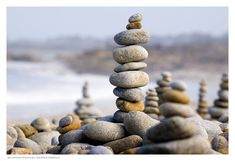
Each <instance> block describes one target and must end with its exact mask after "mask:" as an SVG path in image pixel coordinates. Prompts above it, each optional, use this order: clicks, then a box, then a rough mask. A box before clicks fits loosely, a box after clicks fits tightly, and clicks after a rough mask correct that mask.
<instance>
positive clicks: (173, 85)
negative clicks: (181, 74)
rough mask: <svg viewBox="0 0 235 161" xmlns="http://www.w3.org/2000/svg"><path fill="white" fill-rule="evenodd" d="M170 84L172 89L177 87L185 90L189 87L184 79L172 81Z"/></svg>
mask: <svg viewBox="0 0 235 161" xmlns="http://www.w3.org/2000/svg"><path fill="white" fill-rule="evenodd" d="M170 86H171V88H172V89H175V90H178V91H185V90H186V89H187V84H186V83H185V82H183V81H176V82H172V83H171V84H170Z"/></svg>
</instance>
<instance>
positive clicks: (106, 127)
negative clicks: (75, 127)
mask: <svg viewBox="0 0 235 161" xmlns="http://www.w3.org/2000/svg"><path fill="white" fill-rule="evenodd" d="M84 134H85V135H86V136H87V137H88V138H90V139H92V140H96V141H101V142H108V141H113V140H117V139H120V138H123V137H124V136H125V129H124V128H123V127H122V126H121V125H118V124H115V123H111V122H105V121H96V122H93V123H91V124H89V126H87V127H86V128H85V129H84Z"/></svg>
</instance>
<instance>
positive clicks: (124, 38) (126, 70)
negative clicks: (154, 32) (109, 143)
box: [109, 14, 150, 122]
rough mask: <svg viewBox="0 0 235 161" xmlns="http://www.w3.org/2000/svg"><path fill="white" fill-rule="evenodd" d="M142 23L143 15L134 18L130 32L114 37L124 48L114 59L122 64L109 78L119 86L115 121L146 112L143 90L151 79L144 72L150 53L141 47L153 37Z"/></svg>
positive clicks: (115, 53)
mask: <svg viewBox="0 0 235 161" xmlns="http://www.w3.org/2000/svg"><path fill="white" fill-rule="evenodd" d="M141 20H142V15H141V14H134V15H132V16H131V17H130V18H129V24H128V25H127V27H126V28H127V30H126V31H123V32H120V33H118V34H117V35H115V37H114V41H115V42H116V43H117V44H118V45H123V46H122V47H119V48H116V49H114V51H113V58H114V60H115V61H116V62H117V63H119V64H120V65H118V66H117V67H116V68H115V69H114V72H115V73H114V74H112V75H111V76H110V79H109V80H110V83H111V84H112V85H114V86H116V88H115V89H114V90H113V93H114V95H116V96H117V97H118V98H117V100H116V106H117V108H118V109H119V110H118V111H117V112H116V113H115V114H114V120H116V122H123V117H124V116H125V114H126V113H128V112H130V111H143V110H144V103H143V99H144V93H143V92H142V90H141V89H140V87H143V86H145V85H147V84H148V82H149V76H148V74H147V73H145V72H144V71H141V70H142V69H144V68H146V67H147V64H146V63H144V62H143V61H144V60H145V59H146V58H147V57H148V52H147V50H146V49H145V48H143V47H142V46H140V44H143V43H147V42H148V40H149V38H150V36H149V33H147V32H145V31H143V30H142V29H141V27H142V25H141Z"/></svg>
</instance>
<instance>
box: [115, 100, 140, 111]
mask: <svg viewBox="0 0 235 161" xmlns="http://www.w3.org/2000/svg"><path fill="white" fill-rule="evenodd" d="M116 106H117V108H119V109H120V110H121V111H124V112H130V111H143V110H144V103H143V102H141V101H139V102H129V101H126V100H123V99H121V98H118V99H117V100H116Z"/></svg>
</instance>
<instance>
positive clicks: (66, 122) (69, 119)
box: [59, 116, 73, 127]
mask: <svg viewBox="0 0 235 161" xmlns="http://www.w3.org/2000/svg"><path fill="white" fill-rule="evenodd" d="M72 122H73V118H72V116H66V117H63V118H62V119H60V121H59V126H60V127H65V126H68V125H69V124H71V123H72Z"/></svg>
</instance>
